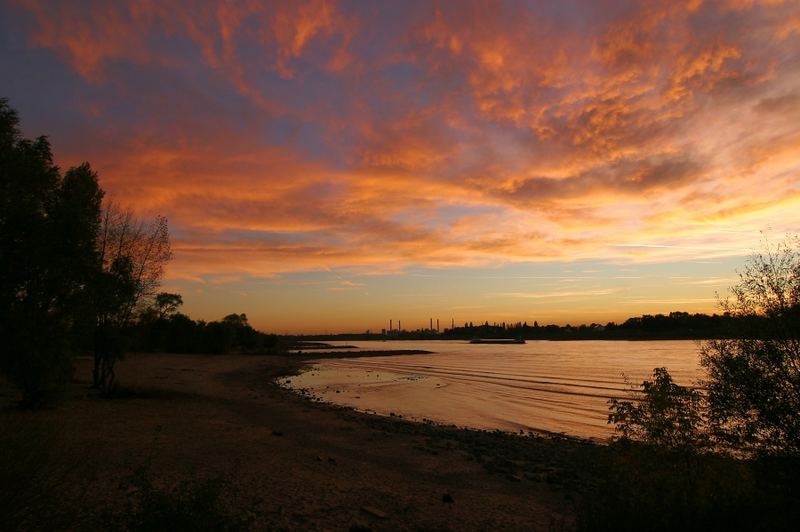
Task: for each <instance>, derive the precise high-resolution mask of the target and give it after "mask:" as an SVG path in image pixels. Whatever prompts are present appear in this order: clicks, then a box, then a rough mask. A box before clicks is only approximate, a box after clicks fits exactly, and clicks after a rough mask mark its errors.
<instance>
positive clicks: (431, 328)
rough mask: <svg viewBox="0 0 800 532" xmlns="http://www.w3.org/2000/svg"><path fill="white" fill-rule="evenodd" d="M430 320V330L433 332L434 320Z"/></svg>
mask: <svg viewBox="0 0 800 532" xmlns="http://www.w3.org/2000/svg"><path fill="white" fill-rule="evenodd" d="M430 320H431V324H430V327H429V328H430V330H433V318H430Z"/></svg>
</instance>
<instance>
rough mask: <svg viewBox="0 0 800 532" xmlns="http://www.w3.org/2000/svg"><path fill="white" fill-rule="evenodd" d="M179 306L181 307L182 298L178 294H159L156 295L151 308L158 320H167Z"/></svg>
mask: <svg viewBox="0 0 800 532" xmlns="http://www.w3.org/2000/svg"><path fill="white" fill-rule="evenodd" d="M181 305H183V297H181V295H180V294H171V293H169V292H159V293H158V294H156V297H155V302H154V303H153V308H154V309H155V311H156V315H157V316H158V318H159V319H167V318H169V317H171V316H172V315H173V314H175V313H176V312H177V311H178V307H180V306H181Z"/></svg>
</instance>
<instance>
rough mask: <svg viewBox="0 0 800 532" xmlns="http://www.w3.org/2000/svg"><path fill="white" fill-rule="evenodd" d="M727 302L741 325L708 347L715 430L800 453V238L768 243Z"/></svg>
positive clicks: (758, 447)
mask: <svg viewBox="0 0 800 532" xmlns="http://www.w3.org/2000/svg"><path fill="white" fill-rule="evenodd" d="M721 304H722V307H723V309H724V310H725V311H726V312H728V313H730V315H732V316H735V317H736V318H738V321H739V323H740V328H739V330H738V331H737V334H736V335H735V336H734V337H732V338H729V339H722V340H712V341H708V342H706V343H705V344H704V346H703V350H702V364H703V366H704V367H705V369H706V371H707V374H708V377H707V379H706V380H705V382H704V384H705V387H706V388H707V390H708V403H709V418H710V421H711V426H712V430H713V432H714V435H715V436H716V437H717V438H718V439H719V440H720V441H721V442H724V443H725V444H726V445H730V446H734V447H737V448H740V449H745V450H751V451H757V452H789V453H798V452H800V414H799V413H800V240H798V238H797V237H794V238H791V237H789V238H787V239H786V240H785V241H784V242H781V243H779V244H777V245H770V244H769V243H765V245H764V249H763V251H761V252H759V253H755V254H753V255H752V256H751V257H750V259H749V261H748V262H747V264H746V266H745V268H744V270H743V271H742V272H740V274H739V282H738V283H737V284H736V285H735V286H734V287H732V288H731V297H729V298H728V299H726V300H724V301H722V303H721Z"/></svg>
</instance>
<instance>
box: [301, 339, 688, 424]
mask: <svg viewBox="0 0 800 532" xmlns="http://www.w3.org/2000/svg"><path fill="white" fill-rule="evenodd" d="M331 344H334V345H336V344H338V345H344V344H345V342H331ZM354 344H355V345H357V346H358V347H359V348H360V349H355V351H358V350H361V349H364V350H375V349H386V350H389V349H392V350H394V349H422V350H427V351H433V352H434V354H431V355H396V356H386V357H364V358H350V359H348V358H342V359H326V360H322V361H319V362H317V363H315V364H314V366H313V369H311V370H310V371H307V372H305V373H303V374H301V375H298V376H296V377H292V378H291V379H289V382H288V386H289V387H291V388H295V389H300V388H302V389H306V390H307V391H308V392H310V393H311V394H312V395H314V396H316V397H318V398H320V399H322V400H323V401H327V402H331V403H336V404H340V405H345V406H350V407H353V408H355V409H357V410H361V411H366V412H375V413H378V414H384V415H391V414H394V415H400V416H403V417H404V418H407V419H412V420H417V421H423V420H431V421H434V422H437V423H444V424H453V425H457V426H463V427H470V428H480V429H500V430H504V431H513V432H519V431H523V432H527V431H535V430H542V431H548V432H554V433H563V434H567V435H570V436H578V437H582V438H590V439H596V440H604V439H607V438H608V437H609V436H610V435H611V434H612V432H613V428H612V427H611V426H610V425H608V424H607V423H606V419H607V416H608V400H609V399H610V398H626V397H627V394H628V389H629V385H627V384H626V382H625V379H624V378H623V374H624V375H625V376H626V377H627V378H628V380H629V382H630V383H635V384H641V381H642V380H643V379H645V378H647V377H648V376H649V375H650V374H651V373H652V370H653V368H655V367H660V366H665V367H667V368H668V369H669V371H670V373H671V374H672V376H673V378H674V379H675V381H676V382H677V383H679V384H692V383H693V382H695V381H696V380H697V379H698V378H700V377H701V376H702V368H701V367H700V365H699V352H700V347H699V343H698V342H697V341H693V340H676V341H635V342H634V341H570V342H566V341H564V342H553V341H530V342H528V343H527V344H522V345H492V344H470V343H468V342H465V341H387V342H354Z"/></svg>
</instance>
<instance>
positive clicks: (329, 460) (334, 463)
mask: <svg viewBox="0 0 800 532" xmlns="http://www.w3.org/2000/svg"><path fill="white" fill-rule="evenodd" d="M328 463H329V464H333V465H336V458H333V457H332V456H331V457H328Z"/></svg>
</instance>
